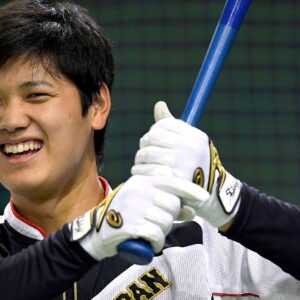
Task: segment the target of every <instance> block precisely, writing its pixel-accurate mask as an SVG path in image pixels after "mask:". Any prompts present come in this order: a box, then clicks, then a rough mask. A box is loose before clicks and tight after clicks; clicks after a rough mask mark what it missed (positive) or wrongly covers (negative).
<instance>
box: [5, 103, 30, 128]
mask: <svg viewBox="0 0 300 300" xmlns="http://www.w3.org/2000/svg"><path fill="white" fill-rule="evenodd" d="M29 123H30V118H29V116H28V115H27V113H26V109H25V107H24V104H23V103H22V102H21V101H18V100H17V99H16V100H11V101H9V103H6V105H4V106H2V107H1V108H0V130H7V131H9V132H15V131H19V130H21V129H25V128H27V127H28V125H29Z"/></svg>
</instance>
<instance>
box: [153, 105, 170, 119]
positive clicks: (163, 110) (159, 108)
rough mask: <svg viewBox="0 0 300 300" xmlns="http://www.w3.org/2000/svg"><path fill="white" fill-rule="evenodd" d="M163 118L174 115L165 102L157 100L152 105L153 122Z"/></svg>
mask: <svg viewBox="0 0 300 300" xmlns="http://www.w3.org/2000/svg"><path fill="white" fill-rule="evenodd" d="M165 118H174V117H173V116H172V114H171V113H170V111H169V108H168V106H167V103H166V102H164V101H158V102H157V103H156V104H155V105H154V120H155V122H158V121H159V120H162V119H165Z"/></svg>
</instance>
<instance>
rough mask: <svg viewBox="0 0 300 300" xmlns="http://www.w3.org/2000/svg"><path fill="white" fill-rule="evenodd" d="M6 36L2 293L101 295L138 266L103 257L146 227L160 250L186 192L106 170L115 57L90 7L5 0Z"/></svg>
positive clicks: (2, 39)
mask: <svg viewBox="0 0 300 300" xmlns="http://www.w3.org/2000/svg"><path fill="white" fill-rule="evenodd" d="M0 48H1V49H0V145H1V146H0V150H1V151H0V181H1V183H2V184H3V185H4V186H5V187H6V188H7V189H8V190H9V191H10V193H11V196H12V198H11V201H10V204H9V205H8V206H7V207H6V209H5V213H4V216H3V217H2V218H1V224H0V254H1V259H0V262H1V266H0V298H1V299H7V300H13V299H23V300H25V299H28V300H29V299H30V300H33V299H52V298H53V297H55V296H56V297H57V299H91V298H92V297H94V296H95V295H97V294H98V293H99V292H100V291H101V290H102V289H103V288H104V287H105V286H106V285H107V283H109V282H110V281H111V280H112V278H114V277H116V276H117V275H118V274H119V273H121V272H122V271H123V270H124V269H126V268H128V266H129V265H128V263H125V262H123V261H122V260H120V258H119V257H115V258H112V259H111V260H109V259H107V260H103V258H106V257H110V256H114V255H115V254H116V253H117V251H116V248H117V246H118V244H119V243H121V242H122V241H125V240H127V239H132V238H144V239H146V240H148V241H149V242H150V243H151V244H152V247H153V249H154V251H156V252H160V251H161V249H162V247H163V244H164V239H165V235H166V234H167V233H168V232H169V231H170V229H171V226H172V224H173V221H174V219H175V218H176V217H177V214H178V211H179V207H180V201H179V199H176V197H175V196H172V195H168V194H167V193H164V192H161V191H160V190H158V189H156V188H155V182H154V181H153V180H152V179H151V178H148V179H147V178H145V176H143V177H140V176H136V177H132V178H130V179H129V180H128V181H127V182H126V183H125V184H124V186H123V187H122V188H121V190H120V191H119V192H118V193H117V195H116V196H115V197H114V195H115V194H116V191H115V192H114V193H111V192H110V188H109V186H108V183H107V182H106V181H105V179H104V178H101V177H100V178H98V175H97V165H98V167H100V164H101V160H102V156H103V155H102V152H103V142H104V133H105V127H106V122H107V118H108V115H109V111H110V105H111V104H110V89H111V87H112V82H113V74H114V68H113V58H112V54H111V49H110V46H109V43H108V41H107V39H106V38H105V37H104V36H103V34H102V32H101V30H100V29H99V27H98V25H97V24H96V23H95V22H94V21H93V20H92V19H91V18H90V17H89V16H88V15H87V14H86V12H85V11H83V10H82V9H81V8H80V7H78V6H75V5H71V4H63V3H52V2H51V1H35V0H21V1H12V2H10V3H9V4H7V5H6V6H4V7H1V9H0ZM139 186H143V189H141V190H139V189H138V187H139ZM118 190H119V189H118ZM108 194H110V195H109V196H108ZM104 198H105V200H103V199H104ZM170 198H171V201H169V200H170ZM168 199H169V200H168ZM166 201H167V202H166ZM138 203H139V205H137V204H138ZM99 204H100V206H99V207H98V208H97V209H95V210H92V211H89V210H91V209H92V208H93V207H95V206H97V205H99ZM86 212H87V213H86ZM84 213H86V214H85V215H83V214H84ZM81 215H83V216H81ZM80 216H81V217H80ZM75 218H77V219H76V220H75V221H74V222H73V223H72V224H70V225H65V226H64V227H63V225H64V224H65V223H69V222H71V221H72V220H74V219H75ZM61 227H63V228H62V230H60V231H58V232H57V233H55V234H54V235H53V236H51V235H50V236H49V238H46V239H45V240H44V241H42V242H40V243H36V242H37V241H39V240H43V239H44V238H45V237H47V236H48V235H49V234H50V233H53V232H55V231H57V230H58V229H59V228H61ZM70 229H71V230H70ZM33 244H35V245H34V246H32V245H33ZM24 249H26V250H24ZM21 250H23V251H21ZM100 260H101V263H99V264H97V261H100ZM92 267H93V268H92ZM87 271H88V273H87V274H86V275H85V277H84V274H85V273H86V272H87ZM77 281H78V282H77ZM73 283H74V284H73Z"/></svg>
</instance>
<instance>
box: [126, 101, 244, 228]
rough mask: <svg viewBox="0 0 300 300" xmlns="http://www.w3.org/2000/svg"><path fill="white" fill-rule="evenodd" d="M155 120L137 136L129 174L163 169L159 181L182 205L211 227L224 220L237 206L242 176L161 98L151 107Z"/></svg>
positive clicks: (142, 173) (155, 173) (207, 139)
mask: <svg viewBox="0 0 300 300" xmlns="http://www.w3.org/2000/svg"><path fill="white" fill-rule="evenodd" d="M154 117H155V121H156V123H155V124H154V125H153V126H152V127H151V128H150V130H149V132H148V133H146V134H145V135H144V136H143V137H142V138H141V140H140V150H139V151H138V152H137V154H136V157H135V165H134V166H133V168H132V174H140V175H155V176H157V175H160V176H161V175H164V176H168V177H166V178H162V179H161V180H160V183H159V187H160V188H161V189H162V190H164V191H166V192H170V193H173V194H174V195H177V196H179V197H180V198H181V200H182V203H183V205H184V206H183V209H184V211H181V214H180V215H181V217H183V218H185V219H186V215H188V217H192V213H190V214H186V211H187V207H190V208H192V209H193V210H194V212H195V213H196V214H197V215H199V216H201V217H203V218H204V219H206V220H207V221H208V222H210V223H211V224H212V225H213V226H215V227H221V226H223V225H224V224H227V223H229V222H230V221H231V220H232V219H233V217H234V216H235V214H236V213H237V211H238V207H239V202H240V190H241V182H240V181H239V180H237V179H236V178H234V177H233V176H232V175H230V174H229V173H228V172H227V171H226V170H225V169H224V167H223V166H222V164H221V161H220V158H219V155H218V152H217V149H216V148H215V146H214V144H213V143H212V141H211V140H210V139H209V138H208V136H207V135H206V134H205V133H204V132H202V131H201V130H199V129H197V128H195V127H192V126H190V125H188V124H187V123H185V122H183V121H182V120H179V119H175V118H174V117H173V116H172V115H171V113H170V112H169V110H168V107H167V105H166V103H164V102H158V103H157V104H156V105H155V108H154Z"/></svg>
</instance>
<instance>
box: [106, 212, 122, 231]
mask: <svg viewBox="0 0 300 300" xmlns="http://www.w3.org/2000/svg"><path fill="white" fill-rule="evenodd" d="M106 221H107V223H108V225H110V226H111V227H113V228H120V227H121V226H122V225H123V219H122V216H121V214H120V213H119V212H116V211H115V210H113V209H111V210H110V211H108V212H107V216H106Z"/></svg>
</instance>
